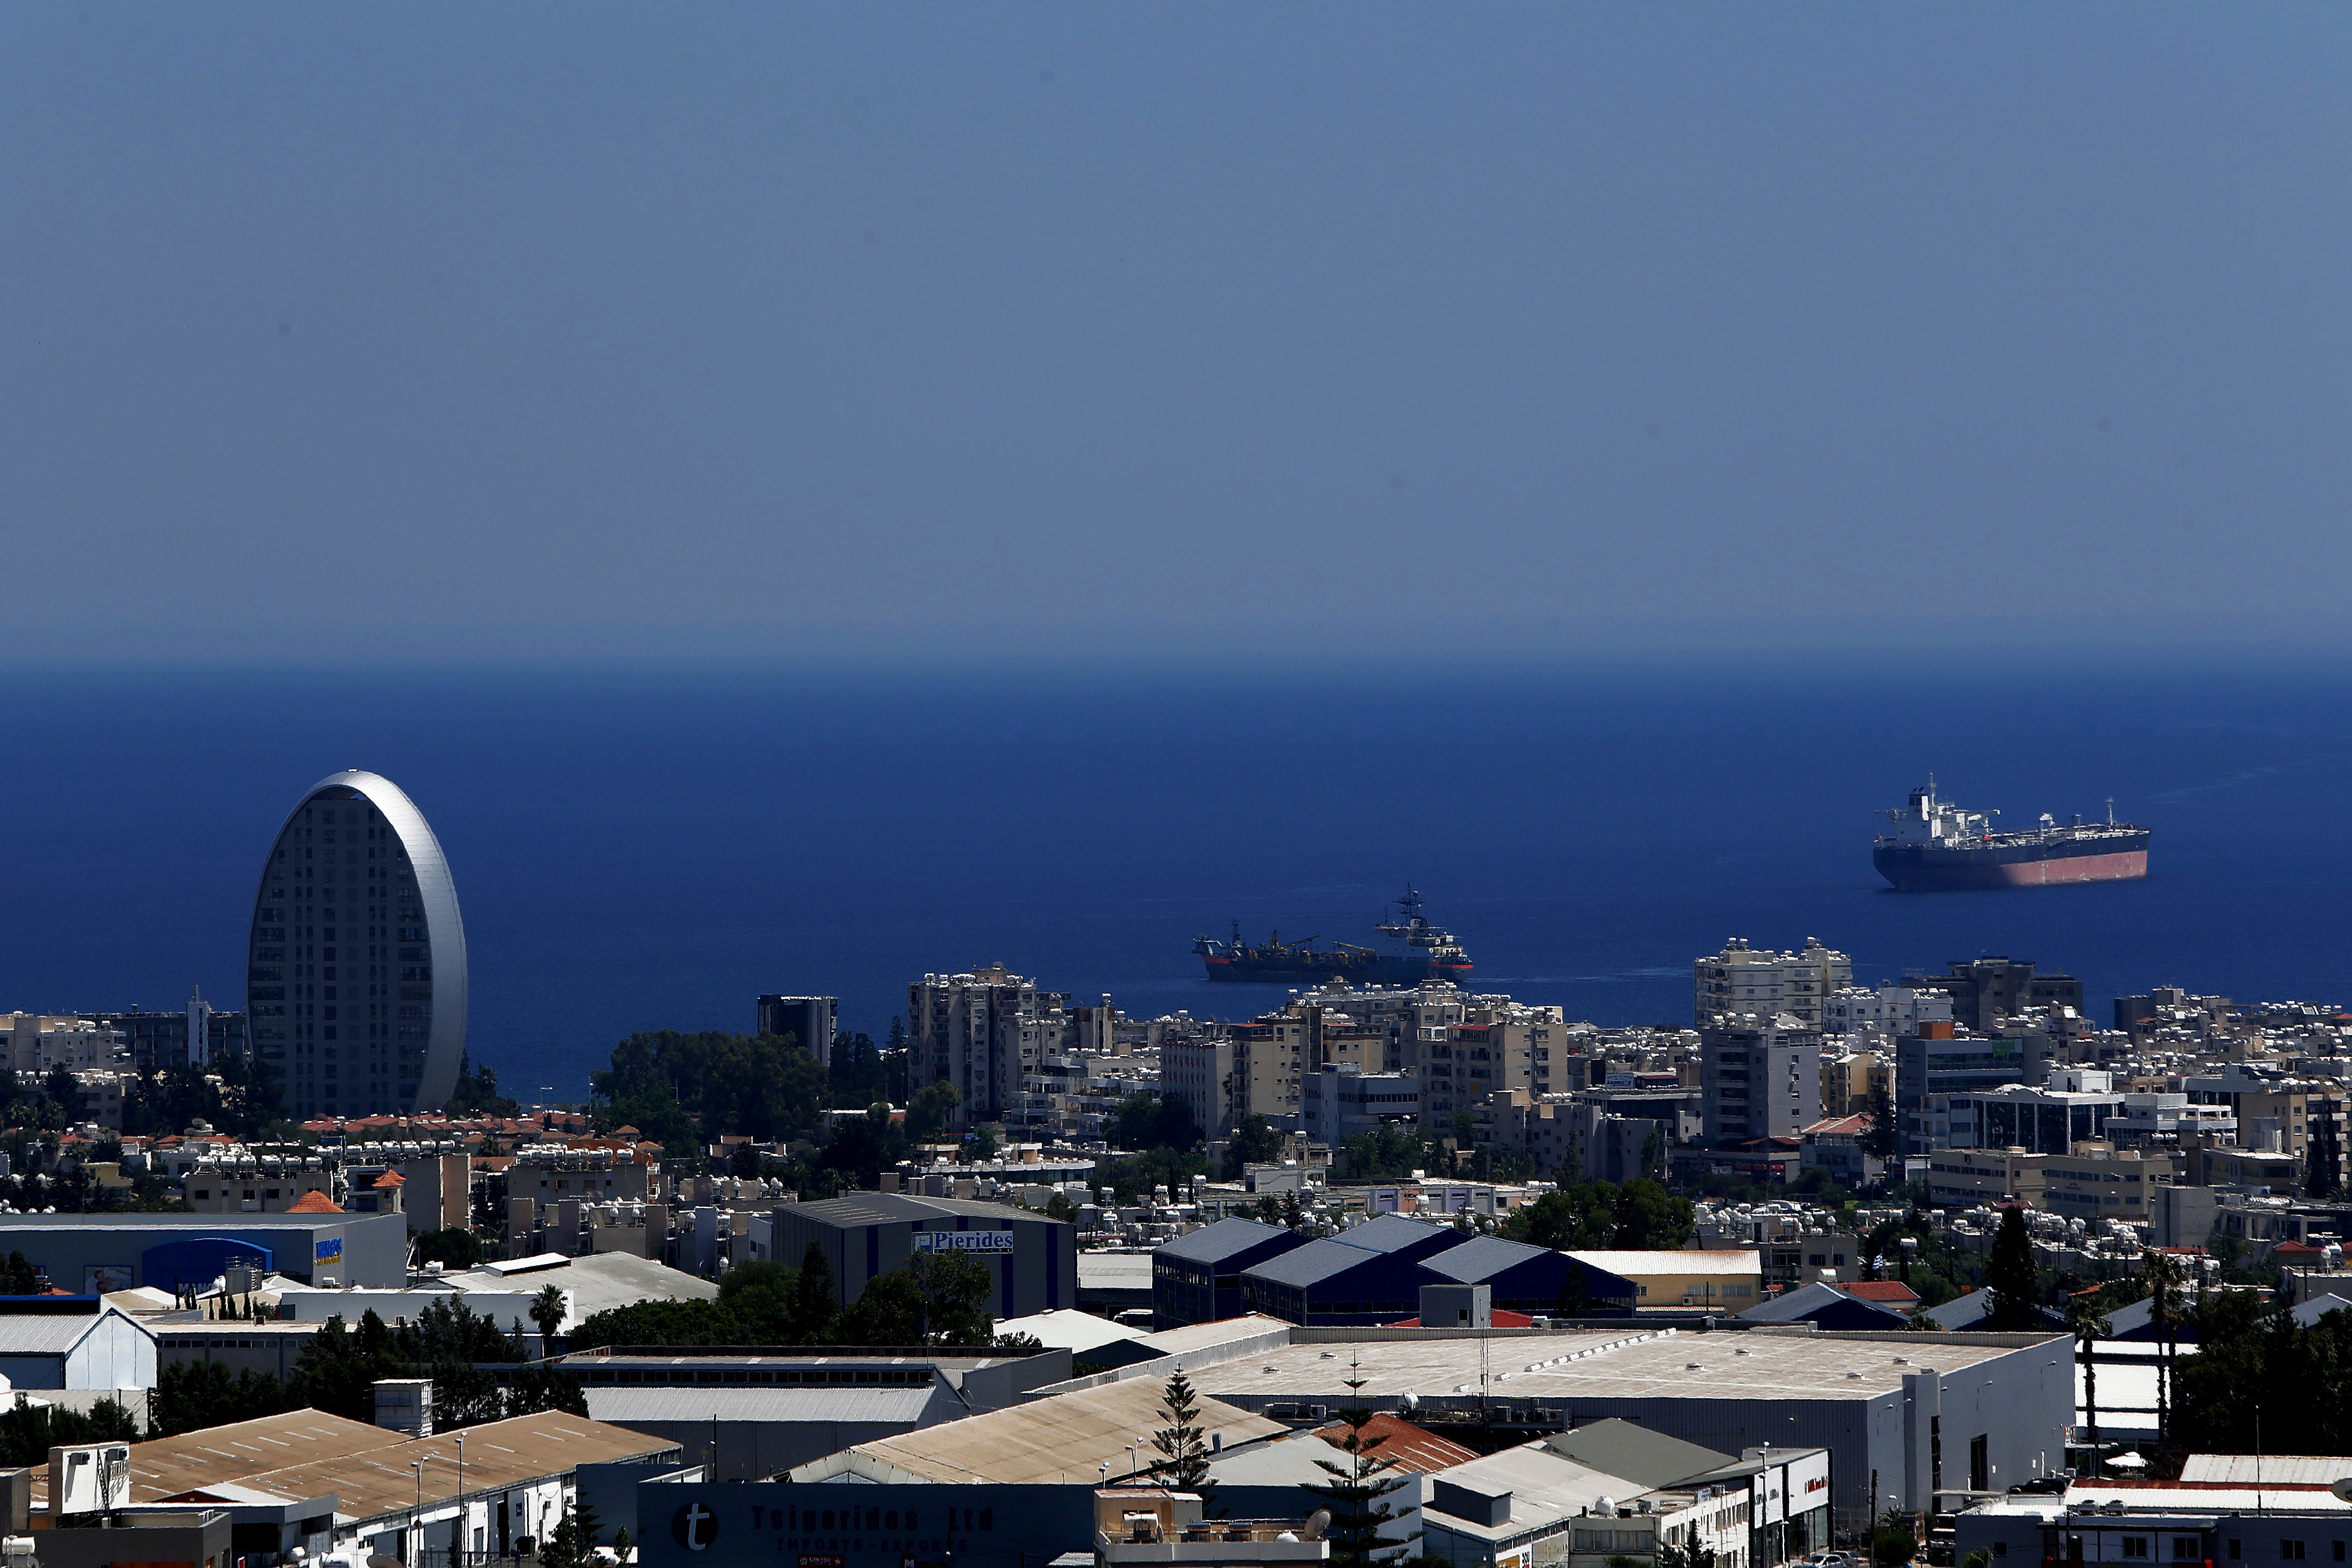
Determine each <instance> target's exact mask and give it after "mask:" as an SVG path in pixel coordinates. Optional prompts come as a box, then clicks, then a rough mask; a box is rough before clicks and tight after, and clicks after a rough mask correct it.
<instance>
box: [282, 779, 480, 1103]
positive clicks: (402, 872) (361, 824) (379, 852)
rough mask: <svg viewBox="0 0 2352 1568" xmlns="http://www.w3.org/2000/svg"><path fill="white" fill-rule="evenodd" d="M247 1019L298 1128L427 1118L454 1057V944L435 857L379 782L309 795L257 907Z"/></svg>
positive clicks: (460, 927) (460, 925)
mask: <svg viewBox="0 0 2352 1568" xmlns="http://www.w3.org/2000/svg"><path fill="white" fill-rule="evenodd" d="M247 958H248V965H249V966H248V967H247V971H246V1014H247V1027H248V1029H249V1031H250V1033H251V1035H252V1038H253V1047H254V1049H255V1050H256V1051H257V1053H258V1054H259V1055H260V1057H261V1058H262V1059H263V1060H264V1061H266V1062H268V1064H269V1066H270V1068H271V1069H272V1070H273V1071H274V1072H276V1073H277V1074H278V1078H279V1079H280V1081H281V1082H283V1084H284V1085H285V1095H286V1104H287V1108H288V1110H290V1111H291V1112H292V1113H293V1115H294V1116H295V1117H296V1119H298V1120H302V1119H307V1118H310V1117H314V1116H363V1115H370V1114H373V1113H376V1112H380V1111H381V1112H393V1113H399V1112H406V1111H417V1110H437V1109H439V1107H440V1105H441V1103H442V1102H443V1101H444V1100H447V1099H448V1097H449V1091H450V1090H451V1089H453V1088H455V1087H456V1085H457V1067H458V1063H459V1061H460V1060H461V1058H463V1057H464V1055H465V1051H466V928H465V924H464V922H463V921H462V920H461V919H460V918H459V916H458V913H457V886H456V884H455V883H454V882H453V881H452V880H451V879H450V876H449V863H448V861H447V860H446V858H444V857H443V856H442V853H441V844H440V841H439V840H438V839H436V838H435V837H433V829H432V827H431V826H428V825H427V824H426V822H425V814H424V813H423V812H420V811H419V810H417V809H416V804H415V802H414V801H412V800H410V799H409V798H408V796H407V795H404V794H403V793H402V791H401V789H400V787H399V786H398V785H397V784H394V783H393V782H392V781H391V780H389V779H386V778H383V777H381V776H379V775H378V774H375V773H362V772H360V771H359V770H357V769H352V770H349V771H346V772H343V773H331V774H330V775H328V776H327V777H326V778H323V779H321V780H320V781H319V782H318V783H317V784H314V785H312V786H311V787H310V791H309V792H308V793H307V794H305V795H303V797H302V799H301V801H300V803H299V804H298V805H296V806H295V807H294V810H293V811H292V813H291V814H289V816H288V817H287V818H286V826H284V827H282V828H280V829H279V830H278V838H277V841H276V842H275V843H273V844H272V845H271V846H270V847H269V858H268V860H267V861H266V862H265V863H264V864H263V866H262V870H261V886H260V889H259V890H258V891H257V893H256V894H255V895H254V900H253V926H252V934H251V939H250V942H249V944H248V952H247Z"/></svg>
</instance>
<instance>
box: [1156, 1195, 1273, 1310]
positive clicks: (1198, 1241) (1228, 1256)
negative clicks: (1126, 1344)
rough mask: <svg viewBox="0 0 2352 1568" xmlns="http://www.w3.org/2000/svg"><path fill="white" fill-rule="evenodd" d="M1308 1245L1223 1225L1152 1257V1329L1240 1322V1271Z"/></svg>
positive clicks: (1235, 1222)
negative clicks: (1220, 1320) (1223, 1319)
mask: <svg viewBox="0 0 2352 1568" xmlns="http://www.w3.org/2000/svg"><path fill="white" fill-rule="evenodd" d="M1306 1245H1307V1237H1303V1236H1301V1235H1299V1234H1298V1233H1297V1231H1295V1230H1289V1229H1286V1228H1285V1227H1283V1226H1278V1225H1260V1224H1259V1223H1258V1222H1257V1221H1255V1220H1254V1219H1221V1220H1219V1221H1218V1222H1217V1223H1216V1224H1214V1225H1209V1226H1202V1227H1201V1228H1200V1229H1199V1230H1196V1231H1193V1232H1192V1233H1191V1234H1190V1235H1187V1236H1180V1237H1177V1238H1176V1239H1175V1240H1173V1241H1171V1242H1169V1243H1167V1244H1166V1245H1165V1246H1162V1247H1156V1248H1154V1249H1153V1251H1152V1254H1151V1326H1152V1327H1153V1328H1155V1329H1179V1328H1182V1327H1184V1326H1185V1325H1186V1324H1188V1323H1213V1322H1215V1321H1218V1320H1219V1319H1221V1318H1238V1317H1240V1316H1241V1315H1242V1313H1243V1312H1244V1310H1246V1309H1245V1308H1244V1307H1243V1305H1242V1270H1243V1269H1244V1268H1251V1267H1253V1266H1255V1265H1256V1264H1260V1263H1264V1262H1265V1261H1266V1260H1267V1259H1268V1258H1279V1257H1281V1256H1282V1255H1283V1254H1284V1253H1286V1252H1292V1251H1296V1250H1297V1248H1299V1247H1305V1246H1306Z"/></svg>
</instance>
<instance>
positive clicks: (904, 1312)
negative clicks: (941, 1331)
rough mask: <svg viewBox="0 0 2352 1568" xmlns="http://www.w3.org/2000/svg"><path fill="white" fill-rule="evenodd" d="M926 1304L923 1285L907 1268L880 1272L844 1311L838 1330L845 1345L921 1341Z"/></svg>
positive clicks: (918, 1342) (868, 1281) (911, 1343)
mask: <svg viewBox="0 0 2352 1568" xmlns="http://www.w3.org/2000/svg"><path fill="white" fill-rule="evenodd" d="M925 1305H926V1303H925V1302H924V1300H923V1289H922V1287H921V1286H919V1285H918V1284H916V1283H915V1281H914V1278H913V1276H911V1275H909V1274H908V1272H907V1271H906V1270H905V1269H903V1268H901V1269H895V1270H893V1271H892V1272H890V1273H888V1274H877V1275H876V1276H875V1277H874V1278H873V1279H868V1280H867V1281H866V1289H863V1290H861V1291H859V1292H858V1293H857V1300H855V1301H853V1302H851V1303H850V1304H849V1309H848V1310H846V1311H845V1312H843V1313H842V1314H841V1317H840V1319H839V1320H838V1324H837V1327H836V1328H835V1332H836V1333H837V1334H839V1335H840V1342H841V1343H843V1344H845V1345H919V1344H921V1343H923V1342H924V1340H923V1324H924V1308H925Z"/></svg>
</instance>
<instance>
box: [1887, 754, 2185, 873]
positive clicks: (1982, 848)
mask: <svg viewBox="0 0 2352 1568" xmlns="http://www.w3.org/2000/svg"><path fill="white" fill-rule="evenodd" d="M1878 815H1879V816H1884V817H1885V818H1886V819H1887V820H1888V821H1890V822H1892V823H1894V825H1895V830H1894V831H1893V832H1891V833H1882V834H1880V835H1879V836H1878V840H1877V842H1876V843H1874V845H1872V846H1871V851H1870V860H1871V864H1872V865H1874V866H1875V867H1877V868H1878V874H1879V875H1880V876H1882V877H1884V878H1885V879H1887V880H1888V881H1889V882H1891V883H1893V884H1894V885H1895V889H1896V890H1897V891H1899V892H1905V893H1944V892H1951V891H1954V890H1956V889H1963V888H2045V887H2051V886H2054V885H2056V884H2059V883H2064V882H2123V881H2129V880H2130V879H2133V878H2136V877H2145V876H2147V839H2148V830H2147V828H2145V827H2142V826H2139V825H2138V824H2137V823H2131V822H2117V821H2116V803H2115V802H2114V801H2112V800H2111V801H2109V802H2107V819H2106V820H2105V822H2084V820H2083V819H2082V817H2080V816H2076V817H2075V818H2074V821H2072V822H2070V823H2066V824H2063V825H2062V824H2060V823H2059V822H2058V821H2057V820H2056V819H2055V818H2054V817H2053V816H2051V815H2050V814H2049V813H2048V812H2046V811H2045V812H2043V813H2042V821H2041V823H2040V824H2039V825H2038V826H2033V827H2030V828H2027V829H2025V830H2023V831H2022V832H2017V833H1997V832H1995V831H1993V826H1992V819H1993V817H1994V816H1999V815H2000V814H1999V813H1998V812H1991V813H1988V812H1979V811H1962V810H1961V809H1960V808H1959V807H1958V806H1957V805H1952V804H1951V803H1950V802H1948V801H1943V800H1938V799H1937V798H1936V781H1935V779H1934V778H1932V777H1930V778H1929V779H1928V780H1927V784H1926V785H1925V786H1924V787H1922V788H1919V789H1915V790H1913V791H1912V792H1911V798H1910V799H1909V800H1908V801H1907V802H1906V803H1905V804H1904V805H1901V806H1899V807H1891V808H1888V809H1885V810H1882V811H1881V812H1879V814H1878Z"/></svg>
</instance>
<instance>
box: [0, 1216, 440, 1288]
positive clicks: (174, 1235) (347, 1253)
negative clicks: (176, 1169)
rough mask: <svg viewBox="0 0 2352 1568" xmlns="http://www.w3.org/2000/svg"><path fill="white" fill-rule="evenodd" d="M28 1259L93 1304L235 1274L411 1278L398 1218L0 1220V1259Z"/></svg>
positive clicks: (383, 1280)
mask: <svg viewBox="0 0 2352 1568" xmlns="http://www.w3.org/2000/svg"><path fill="white" fill-rule="evenodd" d="M8 1252H22V1253H23V1254H24V1255H25V1258H26V1261H27V1262H29V1263H31V1264H32V1265H33V1267H34V1268H37V1269H38V1270H40V1271H41V1272H42V1273H43V1274H44V1275H45V1276H46V1277H47V1279H48V1280H49V1283H50V1286H51V1288H52V1289H65V1290H76V1291H79V1292H80V1293H83V1294H89V1295H96V1294H100V1293H103V1292H105V1291H108V1290H121V1289H129V1288H131V1287H132V1286H137V1285H144V1286H150V1287H152V1288H153V1289H159V1290H167V1291H168V1290H173V1289H177V1288H178V1287H180V1286H183V1285H196V1286H204V1285H209V1284H211V1283H212V1282H213V1281H214V1280H215V1279H219V1278H220V1277H221V1275H222V1273H223V1272H224V1271H225V1270H226V1269H227V1268H231V1267H233V1266H238V1265H242V1266H246V1267H251V1268H261V1269H263V1270H264V1271H266V1272H268V1273H273V1274H283V1275H288V1276H290V1277H292V1278H294V1279H303V1280H309V1281H311V1282H314V1283H324V1282H325V1281H326V1280H328V1279H332V1280H334V1281H335V1282H336V1283H337V1284H339V1285H379V1286H396V1285H400V1284H404V1283H405V1282H406V1280H407V1278H408V1222H407V1221H406V1220H405V1219H404V1218H403V1217H402V1216H401V1215H397V1214H340V1213H327V1214H239V1215H212V1214H0V1254H5V1253H8Z"/></svg>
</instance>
